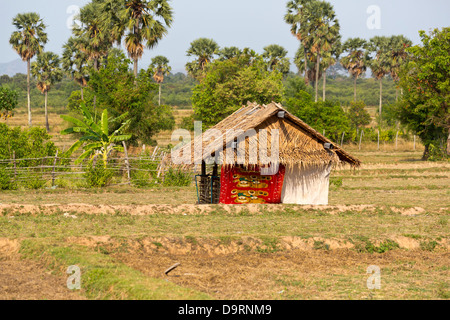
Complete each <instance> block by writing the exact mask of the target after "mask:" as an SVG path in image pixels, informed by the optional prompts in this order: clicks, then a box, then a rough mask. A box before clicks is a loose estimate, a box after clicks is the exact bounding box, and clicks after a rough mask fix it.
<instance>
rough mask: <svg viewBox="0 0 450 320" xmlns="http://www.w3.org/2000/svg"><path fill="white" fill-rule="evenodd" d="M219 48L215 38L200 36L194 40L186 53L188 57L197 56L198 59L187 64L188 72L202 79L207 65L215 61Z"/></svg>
mask: <svg viewBox="0 0 450 320" xmlns="http://www.w3.org/2000/svg"><path fill="white" fill-rule="evenodd" d="M219 49H220V48H219V45H218V44H217V42H216V41H214V40H213V39H207V38H199V39H197V40H194V41H192V42H191V46H190V47H189V49H188V50H187V52H186V55H187V56H188V57H191V56H195V57H197V60H196V61H193V62H188V63H187V64H186V69H187V71H188V73H189V74H190V75H191V76H192V77H194V78H196V79H197V80H200V79H201V78H202V75H203V72H204V70H205V68H206V66H207V65H208V64H209V63H211V62H212V61H213V59H214V56H215V55H216V54H218V53H219Z"/></svg>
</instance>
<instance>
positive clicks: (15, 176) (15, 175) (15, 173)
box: [13, 151, 17, 181]
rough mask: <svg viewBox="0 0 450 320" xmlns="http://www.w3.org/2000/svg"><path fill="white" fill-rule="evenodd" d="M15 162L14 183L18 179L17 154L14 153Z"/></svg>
mask: <svg viewBox="0 0 450 320" xmlns="http://www.w3.org/2000/svg"><path fill="white" fill-rule="evenodd" d="M13 162H14V181H16V179H17V165H16V152H15V151H13Z"/></svg>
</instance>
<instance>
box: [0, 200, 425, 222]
mask: <svg viewBox="0 0 450 320" xmlns="http://www.w3.org/2000/svg"><path fill="white" fill-rule="evenodd" d="M377 209H379V210H384V209H385V210H387V211H390V210H392V212H395V213H399V214H402V215H408V216H414V215H419V214H422V213H425V212H426V211H425V209H423V208H420V207H415V208H390V207H377V206H374V205H336V206H331V205H329V206H312V205H305V206H300V205H298V206H295V205H294V206H293V205H283V204H275V205H265V204H249V205H223V204H219V205H193V204H182V205H161V204H153V205H89V204H83V203H79V204H76V203H74V204H65V205H60V204H45V205H29V204H24V205H21V204H0V212H3V214H8V215H9V216H14V215H18V214H58V213H62V214H63V215H64V216H65V217H67V218H72V219H76V218H77V217H76V214H77V213H78V214H93V215H97V214H107V215H113V214H129V215H132V216H145V215H154V214H174V215H209V214H212V213H214V212H217V211H222V212H226V213H228V214H243V213H250V214H259V213H267V212H268V213H270V212H281V211H283V210H291V211H310V210H312V211H321V212H326V213H328V214H340V213H344V212H354V213H362V212H365V213H373V212H375V211H376V210H377Z"/></svg>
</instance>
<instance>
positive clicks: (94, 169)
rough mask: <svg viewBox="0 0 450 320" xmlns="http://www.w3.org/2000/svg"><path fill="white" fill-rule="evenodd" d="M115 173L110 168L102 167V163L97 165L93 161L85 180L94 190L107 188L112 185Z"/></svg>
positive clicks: (98, 162)
mask: <svg viewBox="0 0 450 320" xmlns="http://www.w3.org/2000/svg"><path fill="white" fill-rule="evenodd" d="M113 175H114V171H113V170H111V169H110V168H108V166H104V165H102V163H101V162H100V161H97V162H96V163H95V164H94V163H93V161H89V164H88V167H87V170H86V173H85V174H84V178H85V179H86V182H87V184H88V186H90V187H94V188H102V187H106V186H107V185H109V184H110V183H111V180H112V178H113Z"/></svg>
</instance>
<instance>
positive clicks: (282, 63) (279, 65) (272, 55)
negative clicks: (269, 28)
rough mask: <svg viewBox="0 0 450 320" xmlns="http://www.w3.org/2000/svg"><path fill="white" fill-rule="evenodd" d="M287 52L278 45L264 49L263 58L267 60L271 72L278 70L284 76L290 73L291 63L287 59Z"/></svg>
mask: <svg viewBox="0 0 450 320" xmlns="http://www.w3.org/2000/svg"><path fill="white" fill-rule="evenodd" d="M287 54H288V52H287V50H286V49H284V48H283V47H282V46H280V45H277V44H271V45H269V46H267V47H265V48H264V52H263V54H262V57H263V58H264V59H265V60H266V62H267V66H268V69H269V70H270V71H273V70H278V71H280V72H281V73H282V74H284V75H286V74H287V73H289V69H290V62H289V59H288V58H286V55H287Z"/></svg>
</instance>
